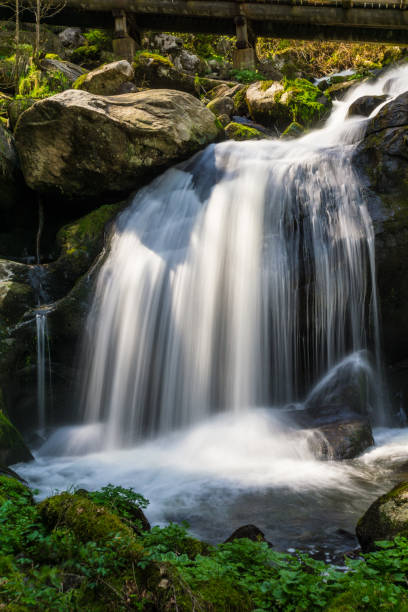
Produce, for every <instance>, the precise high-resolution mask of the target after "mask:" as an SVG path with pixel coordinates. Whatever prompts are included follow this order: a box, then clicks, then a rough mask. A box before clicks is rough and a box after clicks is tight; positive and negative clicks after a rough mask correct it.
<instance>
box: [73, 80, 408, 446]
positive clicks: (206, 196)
mask: <svg viewBox="0 0 408 612" xmlns="http://www.w3.org/2000/svg"><path fill="white" fill-rule="evenodd" d="M396 74H397V77H398V78H397V80H396V82H395V83H393V84H392V87H391V92H392V95H395V94H398V93H400V92H401V91H403V90H404V89H405V88H406V87H407V83H408V80H407V74H408V72H407V68H404V69H400V70H399V71H397V73H396ZM389 78H390V77H389V76H388V75H387V77H384V78H383V79H380V80H379V81H378V82H377V83H375V84H363V85H361V86H360V87H359V88H357V89H356V90H355V91H354V92H352V93H351V94H350V95H349V97H348V99H347V101H346V102H344V103H337V105H336V108H335V111H334V112H333V114H332V116H331V118H330V119H329V121H328V123H327V125H326V127H324V128H323V129H321V130H319V131H315V132H313V133H311V134H309V135H307V136H305V137H304V138H302V139H299V140H296V141H292V142H280V141H262V142H253V143H235V142H227V143H223V144H220V145H216V146H212V147H209V148H208V149H206V151H204V152H203V153H201V154H199V155H198V156H196V157H195V158H193V160H190V162H187V163H185V164H183V165H181V166H179V167H177V168H173V169H171V170H169V171H168V172H166V173H165V174H164V175H162V176H161V177H160V178H158V179H157V180H155V181H154V182H153V183H152V184H151V185H149V186H148V187H147V188H145V189H143V190H141V191H140V192H139V193H138V194H137V195H136V196H135V198H134V201H133V204H132V206H131V208H130V209H128V210H127V211H126V212H125V213H123V215H122V216H121V218H120V220H119V222H118V228H117V232H116V233H115V235H114V237H113V239H112V244H111V251H110V254H109V257H108V259H107V261H106V263H105V264H104V266H103V268H102V271H101V272H100V274H99V279H98V285H97V289H96V295H95V300H94V305H93V308H92V311H91V313H90V316H89V320H88V333H87V337H88V339H89V342H88V344H87V348H86V351H85V359H84V368H83V369H84V370H85V376H84V381H83V389H84V391H83V398H82V406H83V412H84V413H85V415H86V420H87V422H89V423H97V422H104V423H106V424H107V429H106V444H107V447H110V448H113V447H115V446H117V447H121V446H122V445H123V444H127V445H129V444H132V443H133V442H134V441H135V440H136V439H138V438H141V437H144V436H146V435H151V434H157V433H164V432H168V431H172V430H174V429H177V428H179V427H185V426H187V425H189V424H193V423H197V422H199V421H202V420H204V419H205V418H207V417H208V416H210V415H211V414H214V413H218V412H224V411H227V412H233V411H241V410H246V409H247V408H248V407H249V406H263V405H275V406H277V405H284V404H285V403H287V402H292V401H298V400H299V399H300V398H301V397H302V396H304V394H305V392H306V391H307V389H309V388H310V386H311V384H313V383H314V382H315V381H316V380H317V379H318V378H319V377H320V376H321V375H323V374H324V373H325V372H327V371H328V370H329V369H330V368H332V367H333V366H334V365H335V364H336V363H337V362H338V361H339V360H340V359H342V358H343V357H344V356H345V355H346V354H347V353H349V352H354V351H357V350H360V349H362V348H365V347H366V346H367V344H368V335H370V337H371V344H372V346H373V347H374V351H375V354H376V365H377V368H378V380H380V367H379V363H380V359H379V356H380V346H379V326H378V307H377V300H376V291H375V259H374V232H373V227H372V222H371V218H370V215H369V213H368V211H367V207H366V203H365V201H364V195H363V192H362V189H361V186H360V184H359V181H358V178H357V177H356V175H355V173H354V171H353V168H352V165H351V163H350V158H351V154H352V151H353V148H354V145H353V143H354V142H355V141H356V140H358V137H359V135H360V133H361V129H362V126H363V124H364V121H362V120H361V119H359V118H354V119H351V120H346V119H345V117H346V114H347V109H348V107H349V105H350V103H351V102H352V101H353V100H355V99H356V98H358V97H359V96H361V95H366V94H369V93H372V94H374V93H376V94H378V93H382V90H383V86H384V83H385V81H386V80H388V79H389ZM373 288H374V290H373ZM368 311H369V312H370V313H371V318H370V319H369V318H368V317H367V312H368ZM377 396H378V398H379V400H380V401H379V402H378V404H379V405H378V406H377V420H378V422H381V418H382V417H383V414H382V410H383V406H382V405H381V404H382V402H381V395H380V393H378V394H377Z"/></svg>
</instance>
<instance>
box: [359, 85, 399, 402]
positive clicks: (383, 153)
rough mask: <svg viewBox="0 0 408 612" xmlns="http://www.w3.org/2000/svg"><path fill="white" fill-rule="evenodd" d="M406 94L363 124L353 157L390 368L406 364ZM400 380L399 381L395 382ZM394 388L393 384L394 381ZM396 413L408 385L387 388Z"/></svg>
mask: <svg viewBox="0 0 408 612" xmlns="http://www.w3.org/2000/svg"><path fill="white" fill-rule="evenodd" d="M407 143H408V93H404V94H402V95H400V96H398V97H397V98H396V99H395V100H392V101H391V102H389V103H388V104H386V105H385V106H383V108H381V110H380V111H379V112H378V113H377V115H376V116H375V117H373V118H372V119H371V120H370V121H369V122H368V124H367V127H366V134H365V137H364V138H363V139H362V140H361V143H360V144H359V146H358V147H357V149H356V152H355V154H354V160H353V163H354V167H355V170H356V171H357V172H358V173H359V175H360V177H361V179H362V180H363V181H364V182H365V185H366V198H367V200H368V203H369V206H370V212H371V216H372V218H373V220H374V229H375V233H376V241H375V251H376V266H377V283H378V292H379V300H380V309H381V323H382V329H383V342H382V345H383V346H382V348H383V353H384V356H385V361H386V363H387V364H388V365H394V364H399V363H402V362H404V361H405V360H407V359H408V317H407V316H406V312H407V304H408V275H407V272H406V271H407V267H408V163H407V162H408V144H407ZM397 378H398V377H397ZM392 382H393V383H394V381H392ZM391 392H392V396H393V397H394V398H395V399H394V400H393V401H394V402H395V407H396V409H399V406H400V404H401V398H402V399H403V400H404V399H406V400H408V380H407V378H406V377H399V378H398V380H395V386H393V387H392V389H391Z"/></svg>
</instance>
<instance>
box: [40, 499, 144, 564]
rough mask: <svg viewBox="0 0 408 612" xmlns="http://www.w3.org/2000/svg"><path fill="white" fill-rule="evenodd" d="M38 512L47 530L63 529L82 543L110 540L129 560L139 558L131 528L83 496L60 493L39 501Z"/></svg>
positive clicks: (141, 548) (140, 554) (139, 553)
mask: <svg viewBox="0 0 408 612" xmlns="http://www.w3.org/2000/svg"><path fill="white" fill-rule="evenodd" d="M39 511H40V513H41V516H42V519H43V521H44V523H45V524H46V525H47V526H48V528H50V529H54V528H55V527H66V528H68V529H69V530H70V531H72V532H73V533H74V534H75V536H76V537H77V538H78V539H79V540H81V541H82V542H90V541H93V542H97V543H98V542H99V543H103V542H107V541H112V539H113V540H114V541H115V543H117V545H118V548H120V547H121V546H122V545H124V547H125V548H126V550H127V554H128V555H129V557H130V556H131V557H133V558H141V557H142V556H143V547H142V545H141V544H140V543H138V542H137V541H136V539H135V538H134V535H133V531H132V529H131V528H130V527H128V526H127V525H125V524H124V523H123V521H121V520H120V518H119V517H118V516H117V515H116V514H113V513H112V512H109V510H107V509H106V508H105V507H103V506H98V505H97V504H94V503H93V502H92V501H91V500H90V499H89V498H87V497H85V496H82V495H75V494H72V493H61V494H60V495H55V496H54V497H49V498H48V499H46V500H44V501H43V502H41V503H40V504H39Z"/></svg>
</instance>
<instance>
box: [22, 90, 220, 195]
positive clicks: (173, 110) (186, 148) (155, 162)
mask: <svg viewBox="0 0 408 612" xmlns="http://www.w3.org/2000/svg"><path fill="white" fill-rule="evenodd" d="M220 133H221V130H220V128H219V126H218V125H217V122H216V118H215V117H214V115H213V113H211V111H209V110H208V109H207V108H206V107H205V106H204V105H203V104H202V102H200V101H199V100H197V99H196V98H194V97H193V96H191V95H189V94H187V93H183V92H180V91H171V90H165V89H162V90H152V91H148V92H138V93H134V94H125V95H122V96H109V97H105V96H96V95H94V94H91V93H88V92H86V91H79V90H68V91H64V92H63V93H61V94H57V95H56V96H53V97H51V98H48V99H45V100H41V101H39V102H37V103H36V104H35V105H34V106H32V107H31V108H30V109H29V110H27V111H26V112H25V113H23V115H22V116H21V117H20V120H19V121H18V124H17V127H16V132H15V138H16V146H17V149H18V153H19V156H20V160H21V167H22V171H23V174H24V177H25V179H26V182H27V184H28V185H29V187H31V188H32V189H34V190H37V191H39V192H42V193H49V194H55V195H58V194H59V195H60V196H64V197H66V198H75V197H77V198H79V197H80V198H86V197H89V196H91V197H92V196H93V197H97V196H101V195H106V194H114V193H126V192H129V191H131V190H133V189H137V188H138V187H140V185H141V184H142V183H143V182H146V181H147V180H148V179H149V178H152V177H153V176H154V175H155V174H158V173H160V172H162V171H163V170H164V169H166V168H167V167H168V166H170V165H172V164H174V163H176V162H178V161H181V160H183V159H185V158H187V157H190V156H191V155H193V154H194V153H196V152H197V151H199V150H200V149H202V148H203V147H205V146H206V145H208V144H210V143H211V142H214V141H215V140H216V139H217V138H218V137H219V135H220Z"/></svg>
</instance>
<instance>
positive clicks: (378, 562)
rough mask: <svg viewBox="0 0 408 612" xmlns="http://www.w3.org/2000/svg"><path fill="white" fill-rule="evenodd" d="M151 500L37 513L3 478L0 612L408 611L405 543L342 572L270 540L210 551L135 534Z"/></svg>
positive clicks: (123, 492)
mask: <svg viewBox="0 0 408 612" xmlns="http://www.w3.org/2000/svg"><path fill="white" fill-rule="evenodd" d="M146 505H147V500H145V499H144V498H143V497H142V496H140V495H138V494H137V493H135V492H134V491H133V490H132V489H124V488H122V487H114V486H113V485H108V486H107V487H104V488H103V489H102V490H100V491H97V492H93V493H87V492H86V491H83V490H78V491H71V492H64V493H59V494H56V495H54V496H53V497H51V498H49V499H48V500H45V501H44V502H41V503H35V502H34V501H33V496H32V493H31V491H30V490H29V489H28V488H27V487H26V486H25V485H23V484H22V483H20V482H18V481H17V480H15V479H12V478H9V477H6V476H3V477H0V576H1V578H0V609H6V610H12V611H19V610H29V609H40V608H43V609H45V610H83V609H86V610H128V609H134V610H156V609H157V610H173V609H174V610H177V609H179V610H243V611H244V610H256V611H258V612H260V611H266V610H285V611H292V610H293V611H301V610H330V611H334V610H341V611H350V612H351V611H352V610H353V611H354V610H375V609H379V610H398V611H404V610H408V581H407V575H408V541H407V540H406V539H404V538H401V537H397V538H396V539H395V540H394V541H393V542H380V543H379V544H378V550H377V551H376V552H374V553H370V554H367V555H365V556H364V557H362V558H361V559H360V560H346V565H347V568H348V569H347V571H341V570H339V569H336V568H333V567H331V566H329V565H326V564H325V563H324V562H322V561H316V560H314V559H312V558H311V557H310V556H308V555H306V554H302V553H295V554H287V553H281V552H277V551H275V550H273V549H272V548H270V547H269V546H268V544H267V543H266V542H252V541H251V540H248V539H237V540H234V541H232V542H229V543H226V544H220V545H218V546H209V545H207V544H204V543H202V542H200V541H199V540H197V539H196V538H194V537H192V536H191V535H190V534H189V533H188V530H187V526H186V525H176V524H170V525H168V526H166V527H157V526H156V527H153V528H152V529H151V530H143V529H142V524H141V523H137V522H136V524H133V519H134V516H135V511H137V512H141V511H142V508H145V507H146Z"/></svg>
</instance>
